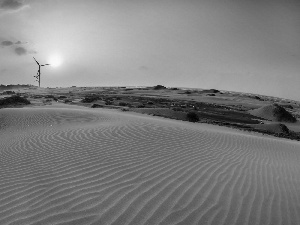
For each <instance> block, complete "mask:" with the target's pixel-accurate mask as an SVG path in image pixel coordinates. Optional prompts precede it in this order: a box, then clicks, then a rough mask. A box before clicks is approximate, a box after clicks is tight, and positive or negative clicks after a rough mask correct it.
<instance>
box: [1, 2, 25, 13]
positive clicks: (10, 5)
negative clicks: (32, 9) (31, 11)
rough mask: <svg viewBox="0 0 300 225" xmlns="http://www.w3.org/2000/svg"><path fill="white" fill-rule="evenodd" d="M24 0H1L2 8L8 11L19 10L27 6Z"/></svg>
mask: <svg viewBox="0 0 300 225" xmlns="http://www.w3.org/2000/svg"><path fill="white" fill-rule="evenodd" d="M27 7H28V5H26V4H24V1H23V0H0V10H2V11H3V10H4V11H8V12H17V11H20V10H22V9H25V8H27Z"/></svg>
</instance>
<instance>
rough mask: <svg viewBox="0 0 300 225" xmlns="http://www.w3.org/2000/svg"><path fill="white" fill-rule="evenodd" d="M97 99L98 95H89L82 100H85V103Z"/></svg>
mask: <svg viewBox="0 0 300 225" xmlns="http://www.w3.org/2000/svg"><path fill="white" fill-rule="evenodd" d="M97 100H99V97H98V96H87V97H85V98H84V99H82V100H81V102H83V103H91V102H94V101H97Z"/></svg>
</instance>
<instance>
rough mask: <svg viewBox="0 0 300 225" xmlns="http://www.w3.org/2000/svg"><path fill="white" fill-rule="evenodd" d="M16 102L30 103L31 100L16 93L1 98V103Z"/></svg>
mask: <svg viewBox="0 0 300 225" xmlns="http://www.w3.org/2000/svg"><path fill="white" fill-rule="evenodd" d="M14 104H21V105H23V104H24V105H28V104H30V101H28V100H27V99H26V98H22V97H20V96H16V95H14V96H11V97H8V98H5V99H1V100H0V105H14Z"/></svg>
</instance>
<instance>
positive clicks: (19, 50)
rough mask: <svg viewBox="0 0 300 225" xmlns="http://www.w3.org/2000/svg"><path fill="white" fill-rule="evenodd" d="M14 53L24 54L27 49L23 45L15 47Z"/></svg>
mask: <svg viewBox="0 0 300 225" xmlns="http://www.w3.org/2000/svg"><path fill="white" fill-rule="evenodd" d="M15 53H16V54H17V55H26V54H27V50H26V49H25V48H23V47H17V48H15Z"/></svg>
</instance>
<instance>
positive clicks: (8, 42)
mask: <svg viewBox="0 0 300 225" xmlns="http://www.w3.org/2000/svg"><path fill="white" fill-rule="evenodd" d="M13 44H14V43H13V42H12V41H2V42H1V45H2V46H10V45H13Z"/></svg>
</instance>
